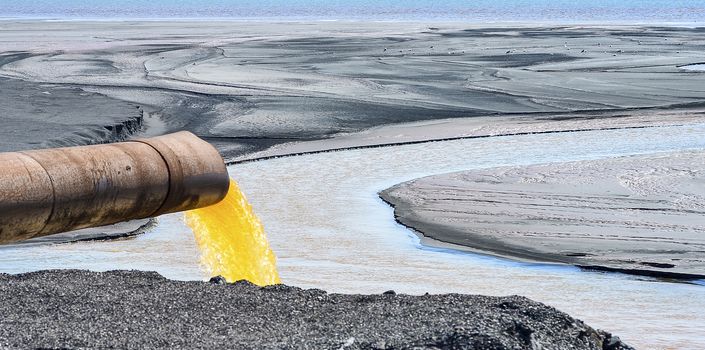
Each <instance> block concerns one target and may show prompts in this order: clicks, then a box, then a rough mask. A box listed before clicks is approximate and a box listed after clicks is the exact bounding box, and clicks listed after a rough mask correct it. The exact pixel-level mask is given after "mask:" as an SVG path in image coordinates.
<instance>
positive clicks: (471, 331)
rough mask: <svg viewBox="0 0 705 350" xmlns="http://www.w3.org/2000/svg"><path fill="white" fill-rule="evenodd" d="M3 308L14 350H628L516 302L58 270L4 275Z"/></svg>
mask: <svg viewBox="0 0 705 350" xmlns="http://www.w3.org/2000/svg"><path fill="white" fill-rule="evenodd" d="M218 282H221V283H218ZM0 301H1V302H0V347H2V348H13V349H14V348H21V349H24V348H42V349H49V348H51V349H57V348H61V349H80V348H84V349H85V348H91V349H93V348H121V349H145V348H163V349H174V348H191V349H193V348H204V349H216V348H237V349H244V348H251V349H275V348H276V349H283V348H296V349H407V348H434V349H436V348H441V349H631V348H630V347H629V346H627V345H625V344H623V343H622V342H621V341H620V340H619V338H618V337H615V336H612V335H610V334H609V333H605V332H603V331H599V330H594V329H592V328H591V327H589V326H587V325H585V324H584V323H583V322H581V321H579V320H576V319H573V318H571V317H570V316H568V315H567V314H565V313H562V312H560V311H558V310H556V309H554V308H552V307H549V306H546V305H543V304H540V303H537V302H534V301H531V300H529V299H526V298H523V297H519V296H509V297H488V296H478V295H459V294H446V295H425V296H409V295H396V294H394V293H393V292H386V293H384V294H382V295H341V294H328V293H326V292H324V291H321V290H302V289H299V288H295V287H288V286H284V285H278V286H272V287H266V288H260V287H257V286H254V285H252V284H250V283H247V282H238V283H235V284H224V283H222V281H218V280H215V281H214V282H213V283H207V282H180V281H172V280H168V279H165V278H164V277H162V276H160V275H159V274H157V273H154V272H136V271H112V272H105V273H96V272H88V271H78V270H62V271H42V272H35V273H28V274H22V275H6V274H0Z"/></svg>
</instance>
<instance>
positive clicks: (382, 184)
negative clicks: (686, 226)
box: [0, 125, 705, 349]
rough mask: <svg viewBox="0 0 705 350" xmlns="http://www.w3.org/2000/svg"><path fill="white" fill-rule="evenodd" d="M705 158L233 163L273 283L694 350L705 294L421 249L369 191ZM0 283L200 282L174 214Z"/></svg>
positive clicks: (585, 154)
mask: <svg viewBox="0 0 705 350" xmlns="http://www.w3.org/2000/svg"><path fill="white" fill-rule="evenodd" d="M686 149H705V125H697V126H676V127H659V128H645V129H623V130H608V131H586V132H572V133H554V134H536V135H523V136H505V137H493V138H482V139H466V140H456V141H443V142H431V143H424V144H416V145H406V146H394V147H385V148H371V149H359V150H349V151H340V152H328V153H318V154H310V155H304V156H296V157H284V158H278V159H270V160H266V161H257V162H250V163H244V164H238V165H234V166H231V167H230V172H231V175H232V176H233V177H234V178H235V179H236V180H237V181H238V182H239V184H240V186H241V188H242V190H243V191H244V192H245V193H246V194H247V195H248V198H249V200H250V202H251V203H252V205H253V207H254V209H255V212H256V213H257V214H258V215H259V216H260V218H261V219H262V222H263V223H264V226H265V229H266V231H267V234H268V236H269V239H270V242H271V245H272V248H273V249H274V251H275V253H276V254H277V256H278V264H279V269H280V274H281V277H282V281H283V282H284V283H287V284H291V285H296V286H300V287H304V288H320V289H325V290H328V291H332V292H344V293H381V292H383V291H385V290H389V289H394V290H395V291H397V292H402V293H414V294H421V293H425V292H430V293H447V292H462V293H474V294H489V295H509V294H520V295H524V296H527V297H529V298H532V299H534V300H538V301H541V302H544V303H547V304H549V305H552V306H555V307H557V308H559V309H561V310H563V311H565V312H567V313H569V314H571V315H572V316H575V317H577V318H580V319H582V320H584V321H586V322H588V323H589V324H590V325H593V326H595V327H598V328H603V329H606V330H609V331H611V332H614V333H615V334H617V335H619V336H620V337H622V338H623V339H624V340H626V341H627V342H628V343H631V344H633V345H635V346H638V347H640V348H649V349H654V348H674V349H676V348H677V349H686V348H705V336H703V335H702V325H703V324H705V298H703V296H705V286H702V285H696V284H685V283H669V282H662V281H656V280H653V279H648V278H638V277H633V276H628V275H622V274H615V273H597V272H585V271H581V270H579V269H577V268H573V267H569V266H560V265H547V264H531V263H520V262H514V261H509V260H505V259H501V258H495V257H491V256H484V255H479V254H469V253H461V252H457V251H453V250H447V249H439V248H429V247H425V246H423V245H421V244H420V240H419V238H418V237H417V236H416V235H415V234H414V233H412V232H411V231H409V230H407V229H405V228H404V227H402V226H400V225H398V224H397V223H396V222H395V221H394V220H393V212H392V209H391V208H390V207H388V206H387V205H386V204H384V203H383V202H382V201H381V200H380V199H379V197H378V196H377V192H378V191H380V190H382V189H384V188H387V187H389V186H392V185H394V184H396V183H399V182H403V181H406V180H410V179H413V178H417V177H421V176H426V175H432V174H439V173H446V172H451V171H458V170H466V169H479V168H488V167H495V166H506V165H527V164H536V163H546V162H562V161H573V160H584V159H597V158H604V157H613V156H622V155H632V154H646V153H655V152H669V151H678V150H686ZM0 254H1V258H0V272H10V273H17V272H24V271H32V270H39V269H47V268H87V269H93V270H109V269H141V270H156V271H158V272H160V273H162V274H163V275H164V276H166V277H169V278H175V279H204V278H207V277H208V276H205V275H204V274H203V272H202V271H201V270H200V268H199V266H198V250H197V248H196V245H195V242H194V240H193V236H192V235H191V233H190V232H189V230H188V229H187V228H186V227H185V226H184V225H183V222H182V216H181V215H166V216H164V217H162V218H160V224H159V225H158V227H157V228H156V229H155V230H153V231H152V232H150V233H148V234H145V235H142V236H139V237H136V238H134V239H127V240H122V241H115V242H87V243H75V244H64V245H56V246H42V247H25V248H17V249H3V250H0Z"/></svg>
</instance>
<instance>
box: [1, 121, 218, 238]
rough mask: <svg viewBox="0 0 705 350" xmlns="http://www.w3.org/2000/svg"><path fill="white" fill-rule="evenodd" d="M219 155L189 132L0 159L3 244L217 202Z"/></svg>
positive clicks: (10, 155)
mask: <svg viewBox="0 0 705 350" xmlns="http://www.w3.org/2000/svg"><path fill="white" fill-rule="evenodd" d="M229 181H230V180H229V177H228V173H227V169H226V168H225V163H224V162H223V159H222V158H221V157H220V154H218V151H217V150H216V149H215V148H213V146H211V145H210V144H209V143H207V142H205V141H203V140H201V139H199V138H198V137H196V136H195V135H193V134H191V133H189V132H178V133H175V134H170V135H164V136H159V137H154V138H150V139H140V140H133V141H127V142H121V143H115V144H106V145H94V146H80V147H68V148H56V149H47V150H34V151H24V152H11V153H0V244H1V243H9V242H14V241H19V240H24V239H28V238H32V237H37V236H46V235H51V234H54V233H59V232H65V231H71V230H76V229H81V228H87V227H97V226H104V225H110V224H114V223H117V222H120V221H127V220H134V219H142V218H147V217H153V216H157V215H161V214H166V213H173V212H178V211H184V210H190V209H196V208H201V207H205V206H209V205H212V204H215V203H218V202H220V201H221V200H222V199H223V198H224V197H225V195H226V194H227V191H228V187H229V184H230V182H229Z"/></svg>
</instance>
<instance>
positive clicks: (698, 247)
mask: <svg viewBox="0 0 705 350" xmlns="http://www.w3.org/2000/svg"><path fill="white" fill-rule="evenodd" d="M703 181H705V153H703V152H683V153H673V154H658V155H649V156H634V157H623V158H614V159H606V160H595V161H580V162H570V163H552V164H546V165H535V166H526V167H503V168H492V169H487V170H477V171H466V172H459V173H451V174H445V175H438V176H430V177H426V178H421V179H417V180H413V181H409V182H406V183H402V184H399V185H396V186H394V187H392V188H390V189H387V190H385V191H383V192H382V193H381V196H382V198H384V200H385V201H387V202H389V203H391V204H392V205H393V206H394V207H395V216H396V218H397V220H398V221H399V222H401V223H402V224H404V225H406V226H409V227H411V228H414V229H415V230H417V231H419V232H421V233H422V234H423V235H424V236H425V237H427V238H431V239H432V240H436V241H439V242H445V243H452V244H456V245H458V246H463V247H468V248H469V249H474V250H477V251H483V252H489V253H493V254H499V255H503V256H507V257H511V258H519V259H527V260H533V261H549V262H561V263H568V264H574V265H578V266H585V267H591V268H597V269H606V270H614V271H622V272H628V273H634V274H643V275H652V276H663V277H672V278H705V255H704V254H703V248H704V247H705V226H703V222H704V221H703V217H704V215H705V207H704V206H703V203H705V187H703V186H702V184H703ZM431 243H432V242H431Z"/></svg>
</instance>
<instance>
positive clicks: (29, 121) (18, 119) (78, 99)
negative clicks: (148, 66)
mask: <svg viewBox="0 0 705 350" xmlns="http://www.w3.org/2000/svg"><path fill="white" fill-rule="evenodd" d="M0 58H1V57H0ZM0 90H1V91H0V125H1V126H0V152H7V151H18V150H25V149H37V148H51V147H63V146H77V145H85V144H95V143H104V142H114V141H121V140H124V139H126V138H128V137H130V136H131V135H132V134H133V133H134V132H136V131H138V130H139V129H141V128H142V122H143V120H142V111H141V110H140V108H139V106H138V105H137V104H134V103H130V102H126V101H120V100H116V99H112V98H109V97H107V96H104V95H100V94H96V93H90V92H86V91H84V90H82V89H79V88H76V87H65V86H57V85H51V84H37V83H31V82H26V81H21V80H15V79H5V78H0Z"/></svg>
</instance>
